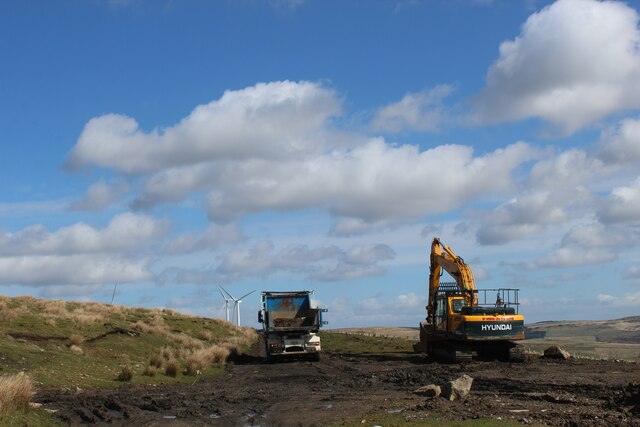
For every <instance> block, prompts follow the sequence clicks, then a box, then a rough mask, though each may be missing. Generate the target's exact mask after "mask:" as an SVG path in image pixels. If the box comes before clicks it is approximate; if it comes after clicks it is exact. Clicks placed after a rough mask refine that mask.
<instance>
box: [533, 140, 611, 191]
mask: <svg viewBox="0 0 640 427" xmlns="http://www.w3.org/2000/svg"><path fill="white" fill-rule="evenodd" d="M605 173H607V170H606V168H605V167H604V165H603V163H602V161H600V160H599V159H597V158H594V157H592V156H590V155H589V154H588V153H587V152H586V151H584V150H580V149H576V148H571V149H568V150H566V151H562V152H560V153H558V154H557V155H553V156H549V157H547V158H545V159H542V160H540V161H539V162H537V163H536V164H535V165H533V167H532V168H531V172H530V173H529V177H528V179H527V186H529V187H532V188H536V189H543V188H544V189H549V190H557V189H559V188H566V189H573V188H575V187H576V186H581V185H585V184H588V183H589V182H590V181H593V180H597V179H598V178H599V177H600V176H602V175H603V174H605Z"/></svg>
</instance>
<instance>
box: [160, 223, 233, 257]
mask: <svg viewBox="0 0 640 427" xmlns="http://www.w3.org/2000/svg"><path fill="white" fill-rule="evenodd" d="M245 240H246V237H245V236H244V235H243V234H242V232H241V231H240V229H239V228H238V227H237V226H236V225H235V224H228V225H217V224H212V225H210V226H209V227H208V228H207V229H206V230H204V231H200V232H196V233H188V234H183V235H180V236H178V237H176V238H175V239H173V241H171V242H170V243H169V244H167V246H166V249H165V250H166V252H168V253H191V252H197V251H203V250H207V251H213V250H216V249H219V248H221V247H224V246H228V245H234V244H237V243H241V242H243V241H245Z"/></svg>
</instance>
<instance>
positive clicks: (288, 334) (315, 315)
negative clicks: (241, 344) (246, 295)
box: [258, 291, 327, 362]
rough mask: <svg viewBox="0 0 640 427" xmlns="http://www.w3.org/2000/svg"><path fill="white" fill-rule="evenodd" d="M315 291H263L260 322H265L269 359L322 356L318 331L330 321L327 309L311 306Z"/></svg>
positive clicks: (265, 338) (315, 358) (264, 330)
mask: <svg viewBox="0 0 640 427" xmlns="http://www.w3.org/2000/svg"><path fill="white" fill-rule="evenodd" d="M312 294H313V291H291V292H271V291H265V292H262V294H261V301H262V309H261V310H260V311H259V312H258V322H260V323H262V334H263V336H264V342H265V347H266V355H267V360H269V361H275V360H278V359H281V358H294V357H304V358H306V359H307V360H309V361H314V362H317V361H319V360H320V350H321V346H320V337H319V336H318V335H317V332H318V330H319V329H320V327H321V326H322V325H325V324H326V323H327V322H324V321H323V320H322V313H324V312H326V311H327V310H326V309H322V308H317V307H311V295H312Z"/></svg>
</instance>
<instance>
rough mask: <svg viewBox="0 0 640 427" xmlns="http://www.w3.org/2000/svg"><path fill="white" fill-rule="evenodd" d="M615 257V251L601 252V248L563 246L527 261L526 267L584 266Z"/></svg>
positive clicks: (600, 262) (608, 260)
mask: <svg viewBox="0 0 640 427" xmlns="http://www.w3.org/2000/svg"><path fill="white" fill-rule="evenodd" d="M616 258H617V256H616V254H615V253H613V252H603V251H602V250H601V249H587V248H577V247H563V248H559V249H557V250H555V251H553V252H552V253H550V254H549V255H545V256H543V257H540V258H538V259H536V260H534V261H533V262H531V263H527V264H526V267H527V268H528V269H531V270H539V269H546V268H573V267H584V266H591V265H598V264H604V263H607V262H611V261H613V260H614V259H616Z"/></svg>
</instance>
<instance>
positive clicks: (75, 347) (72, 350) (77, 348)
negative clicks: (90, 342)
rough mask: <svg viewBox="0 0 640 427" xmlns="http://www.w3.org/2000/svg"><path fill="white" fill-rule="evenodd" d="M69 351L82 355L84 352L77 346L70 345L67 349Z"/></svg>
mask: <svg viewBox="0 0 640 427" xmlns="http://www.w3.org/2000/svg"><path fill="white" fill-rule="evenodd" d="M69 350H70V351H71V352H72V353H75V354H82V353H84V351H82V348H80V347H78V346H77V345H71V346H70V347H69Z"/></svg>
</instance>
